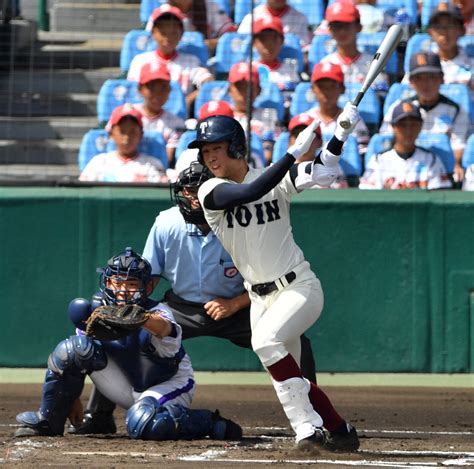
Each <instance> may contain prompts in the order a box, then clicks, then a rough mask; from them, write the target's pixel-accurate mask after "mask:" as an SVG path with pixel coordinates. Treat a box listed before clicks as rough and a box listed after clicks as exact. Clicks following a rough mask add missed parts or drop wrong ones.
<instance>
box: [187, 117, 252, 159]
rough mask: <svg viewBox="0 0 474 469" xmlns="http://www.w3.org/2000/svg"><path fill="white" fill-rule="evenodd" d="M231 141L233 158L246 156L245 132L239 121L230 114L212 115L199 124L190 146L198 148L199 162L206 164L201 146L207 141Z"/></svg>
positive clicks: (230, 150)
mask: <svg viewBox="0 0 474 469" xmlns="http://www.w3.org/2000/svg"><path fill="white" fill-rule="evenodd" d="M217 142H229V156H230V157H231V158H245V155H246V152H247V148H246V142H245V132H244V129H243V128H242V126H241V125H240V123H239V122H238V121H236V120H235V119H234V118H233V117H229V116H211V117H207V118H206V119H203V120H202V121H199V122H198V124H197V135H196V140H193V141H192V142H191V143H190V144H189V145H188V148H198V149H199V155H198V160H199V163H201V164H204V161H203V158H202V152H201V148H202V146H203V145H204V144H205V143H217Z"/></svg>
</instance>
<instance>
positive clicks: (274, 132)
mask: <svg viewBox="0 0 474 469" xmlns="http://www.w3.org/2000/svg"><path fill="white" fill-rule="evenodd" d="M228 81H229V95H230V97H231V98H232V101H233V105H232V110H233V111H234V119H236V120H237V121H238V122H239V123H240V125H241V126H242V127H243V128H244V130H245V131H247V122H248V119H247V103H248V86H249V81H251V82H252V100H255V98H256V97H257V96H258V95H259V94H260V91H261V88H260V78H259V74H258V69H257V66H256V65H254V66H253V67H252V73H250V66H249V64H247V63H246V62H239V63H236V64H234V65H233V66H232V67H231V69H230V71H229V77H228ZM264 114H265V109H255V108H254V109H253V110H252V120H251V129H252V132H253V133H255V134H256V135H258V136H259V137H260V138H261V139H262V140H263V143H264V154H265V160H266V161H267V163H268V164H269V163H270V161H271V160H272V150H273V143H274V141H275V139H276V138H277V137H278V135H279V134H280V133H281V130H282V129H281V126H280V125H279V123H278V122H277V121H276V118H275V121H274V122H270V123H269V122H266V118H265V117H264Z"/></svg>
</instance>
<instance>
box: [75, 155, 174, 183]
mask: <svg viewBox="0 0 474 469" xmlns="http://www.w3.org/2000/svg"><path fill="white" fill-rule="evenodd" d="M79 180H80V181H100V182H167V181H168V178H167V177H166V175H165V169H164V167H163V164H162V163H161V161H160V160H159V159H158V158H155V157H154V156H148V155H142V154H140V155H138V156H137V157H136V158H132V159H130V158H123V157H121V156H120V155H119V154H118V153H117V151H110V152H108V153H100V154H99V155H96V156H94V157H93V158H92V159H91V160H90V161H89V163H87V165H86V167H85V168H84V170H83V171H82V173H81V175H80V176H79Z"/></svg>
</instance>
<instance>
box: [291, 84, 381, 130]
mask: <svg viewBox="0 0 474 469" xmlns="http://www.w3.org/2000/svg"><path fill="white" fill-rule="evenodd" d="M359 89H360V85H358V84H357V83H348V84H347V85H346V91H345V93H344V94H343V95H341V97H340V98H339V102H338V104H339V106H341V107H343V106H344V105H345V104H346V102H347V101H349V100H353V99H354V98H355V97H356V95H357V93H358V92H359ZM316 105H317V101H316V98H315V96H314V93H313V92H312V91H311V83H308V82H305V83H299V84H298V85H297V86H296V88H295V92H294V95H293V99H292V101H291V105H290V116H291V117H294V116H296V115H297V114H301V113H302V112H306V111H308V110H309V109H311V108H312V107H314V106H316ZM358 109H359V112H360V115H361V117H362V119H363V121H364V122H365V123H366V124H367V126H369V128H370V127H372V128H375V127H376V126H378V125H379V121H380V117H381V116H380V112H381V110H380V104H379V100H378V98H377V95H376V94H375V91H374V90H372V89H371V88H369V89H368V90H367V92H366V93H365V96H364V98H363V99H362V101H361V103H360V104H359V108H358Z"/></svg>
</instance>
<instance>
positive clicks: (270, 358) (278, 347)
mask: <svg viewBox="0 0 474 469" xmlns="http://www.w3.org/2000/svg"><path fill="white" fill-rule="evenodd" d="M265 339H266V340H265ZM252 349H253V351H254V352H255V353H256V354H257V356H258V358H259V359H260V361H261V362H262V364H263V365H264V366H270V365H273V364H274V363H276V362H277V361H279V360H281V359H282V358H284V357H286V355H288V351H287V350H286V348H285V346H284V344H283V343H282V342H277V341H275V342H269V341H268V339H267V338H263V339H262V338H261V337H260V338H258V337H255V336H252Z"/></svg>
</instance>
